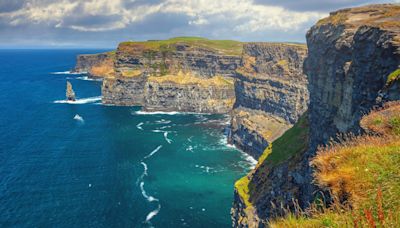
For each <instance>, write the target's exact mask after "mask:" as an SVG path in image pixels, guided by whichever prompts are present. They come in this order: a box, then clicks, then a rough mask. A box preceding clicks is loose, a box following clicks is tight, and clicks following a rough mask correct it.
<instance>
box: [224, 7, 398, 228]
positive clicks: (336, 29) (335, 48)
mask: <svg viewBox="0 0 400 228" xmlns="http://www.w3.org/2000/svg"><path fill="white" fill-rule="evenodd" d="M399 35H400V6H398V5H371V6H366V7H360V8H353V9H345V10H340V11H337V12H334V13H332V14H331V16H330V17H328V18H326V19H323V20H321V21H319V22H318V24H317V25H315V26H313V27H312V28H311V29H310V31H309V32H308V33H307V44H308V57H307V59H306V61H305V64H304V70H305V73H306V74H307V76H308V79H309V91H310V105H309V114H308V115H309V124H310V132H309V143H308V149H307V150H299V151H298V152H297V153H296V154H294V155H292V156H290V158H289V159H286V161H283V162H282V161H281V162H279V163H264V162H261V164H259V165H258V168H257V169H256V170H254V171H253V172H252V173H251V174H249V176H248V177H246V178H247V180H246V179H244V181H243V180H242V183H246V185H245V186H246V188H245V189H248V191H247V192H246V191H243V188H236V190H235V199H236V200H235V202H234V206H233V209H232V217H233V222H234V225H235V226H237V227H248V226H250V227H263V226H265V225H266V224H267V221H268V219H269V218H271V217H274V216H280V215H282V214H283V212H284V211H283V210H281V209H280V208H281V206H283V207H284V208H286V207H289V208H291V209H293V208H294V205H293V200H295V201H297V202H298V203H299V205H300V207H302V208H306V207H307V206H308V205H309V203H310V202H312V201H313V200H314V198H315V195H314V194H315V193H318V189H317V188H316V187H315V186H313V184H312V174H313V170H312V168H311V167H310V165H309V159H310V158H312V157H314V156H315V151H316V147H317V146H318V145H324V144H326V143H327V142H328V140H329V139H330V138H335V137H336V136H337V134H338V133H343V134H344V133H348V132H353V133H355V134H358V133H360V132H361V128H360V127H359V121H360V118H361V117H362V115H363V114H365V113H367V112H368V111H369V110H370V109H371V108H372V107H374V106H379V105H381V104H382V103H383V102H384V101H388V100H398V99H400V96H399V91H398V89H399V77H398V76H396V74H394V72H396V70H397V69H399V68H400V66H399V64H400V52H399V44H400V43H399ZM390 75H391V76H390ZM389 76H390V77H389ZM392 78H394V79H392ZM272 150H273V147H272ZM267 160H268V157H267ZM237 186H242V185H237ZM325 194H326V193H325ZM325 197H326V199H329V195H325ZM246 200H247V201H246ZM273 205H276V207H274V206H273Z"/></svg>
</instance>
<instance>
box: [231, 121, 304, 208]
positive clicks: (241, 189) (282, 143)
mask: <svg viewBox="0 0 400 228" xmlns="http://www.w3.org/2000/svg"><path fill="white" fill-rule="evenodd" d="M307 143H308V118H307V114H304V115H303V116H302V117H301V118H300V119H299V121H298V122H297V123H296V124H295V125H294V126H293V127H292V128H290V129H289V130H288V131H286V132H285V133H284V134H283V135H282V136H281V137H279V138H278V139H276V140H275V141H274V142H273V143H271V144H270V146H269V147H268V148H267V149H265V151H264V153H263V154H262V155H261V156H260V158H259V160H258V164H257V166H256V169H262V170H269V168H270V167H271V166H272V165H275V164H278V163H279V162H282V161H285V160H287V159H289V158H290V157H291V156H293V155H295V154H297V153H299V152H302V151H304V150H305V149H306V148H307ZM261 166H265V167H261ZM267 167H268V168H267ZM250 175H251V174H250ZM250 179H251V177H250V176H245V177H243V178H241V179H239V180H238V181H236V183H235V189H236V191H237V193H238V194H239V196H240V198H241V199H242V200H243V202H244V203H245V205H246V207H247V208H250V207H252V203H251V201H250V196H255V194H253V193H252V192H253V191H254V190H255V189H254V188H252V187H251V186H250V185H251V183H250V182H251V180H250Z"/></svg>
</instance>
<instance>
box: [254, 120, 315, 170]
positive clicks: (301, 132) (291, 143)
mask: <svg viewBox="0 0 400 228" xmlns="http://www.w3.org/2000/svg"><path fill="white" fill-rule="evenodd" d="M308 129H309V128H308V118H307V114H303V116H302V117H301V118H300V119H299V121H298V122H297V123H296V124H295V125H294V126H293V127H292V128H290V129H289V130H287V131H286V132H285V133H284V134H283V135H282V136H281V137H279V138H278V139H276V140H275V141H274V142H272V143H271V144H270V146H269V147H268V148H267V149H265V151H264V153H263V154H262V155H261V156H260V158H259V160H258V164H257V166H260V165H261V164H265V165H267V166H271V165H275V164H278V163H280V162H283V161H286V160H287V159H289V158H290V157H292V156H293V155H295V154H297V153H300V152H303V151H305V150H306V149H307V145H308V133H309V130H308Z"/></svg>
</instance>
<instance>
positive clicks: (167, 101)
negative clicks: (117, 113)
mask: <svg viewBox="0 0 400 228" xmlns="http://www.w3.org/2000/svg"><path fill="white" fill-rule="evenodd" d="M241 50H242V43H240V42H236V41H211V40H207V39H203V38H193V37H179V38H173V39H170V40H163V41H146V42H123V43H121V44H120V45H119V46H118V48H117V50H116V52H115V53H116V54H115V59H114V62H115V64H114V72H115V77H108V78H106V79H105V80H104V81H103V88H102V95H103V100H102V101H103V103H105V104H115V105H128V106H129V105H139V106H142V107H143V109H144V110H148V111H154V110H157V111H182V112H207V113H228V112H229V111H230V110H231V109H232V107H233V104H234V101H235V95H234V86H233V79H232V77H233V76H234V74H235V69H236V68H237V66H238V64H239V63H240V53H241Z"/></svg>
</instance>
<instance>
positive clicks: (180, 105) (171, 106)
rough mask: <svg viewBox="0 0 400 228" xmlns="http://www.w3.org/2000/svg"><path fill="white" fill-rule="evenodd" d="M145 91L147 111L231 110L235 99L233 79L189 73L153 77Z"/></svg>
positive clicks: (223, 111) (226, 111)
mask: <svg viewBox="0 0 400 228" xmlns="http://www.w3.org/2000/svg"><path fill="white" fill-rule="evenodd" d="M190 78H192V79H190ZM179 79H180V80H179ZM144 90H145V92H144V94H145V98H144V104H145V106H144V109H145V110H147V111H185V112H207V113H228V112H229V111H230V110H231V109H232V107H233V104H234V102H235V93H234V90H233V79H225V78H223V77H220V76H218V77H213V78H210V79H198V78H195V77H193V76H190V75H181V76H179V75H178V76H164V77H161V78H159V77H150V78H149V79H148V82H147V84H146V85H145V88H144Z"/></svg>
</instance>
